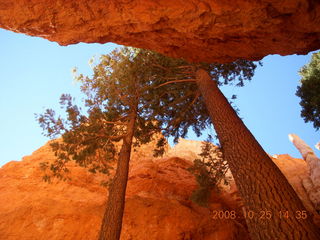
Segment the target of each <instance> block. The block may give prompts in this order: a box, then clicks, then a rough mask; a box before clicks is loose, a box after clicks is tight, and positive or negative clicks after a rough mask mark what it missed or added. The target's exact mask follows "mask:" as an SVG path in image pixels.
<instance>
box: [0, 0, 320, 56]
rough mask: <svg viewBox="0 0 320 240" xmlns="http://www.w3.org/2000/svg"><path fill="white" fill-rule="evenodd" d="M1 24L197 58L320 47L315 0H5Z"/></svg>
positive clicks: (319, 8) (0, 2)
mask: <svg viewBox="0 0 320 240" xmlns="http://www.w3.org/2000/svg"><path fill="white" fill-rule="evenodd" d="M0 27H1V28H4V29H8V30H11V31H14V32H20V33H24V34H28V35H31V36H38V37H43V38H46V39H48V40H50V41H55V42H58V43H59V44H61V45H68V44H75V43H79V42H86V43H106V42H115V43H118V44H124V45H130V46H135V47H140V48H147V49H152V50H155V51H158V52H161V53H164V54H167V55H170V56H173V57H183V58H185V59H188V60H191V61H207V62H228V61H234V60H236V59H239V58H242V59H249V60H258V59H261V58H263V57H264V56H266V55H268V54H281V55H288V54H294V53H297V54H306V53H308V52H309V51H311V50H315V49H319V48H320V41H319V39H320V2H319V1H316V0H284V1H271V0H262V1H255V0H233V1H227V0H221V1H211V0H204V1H199V0H176V1H167V0H158V1H151V0H132V1H126V0H121V1H120V0H109V1H105V0H96V1H87V0H68V1H61V0H42V1H39V0H0Z"/></svg>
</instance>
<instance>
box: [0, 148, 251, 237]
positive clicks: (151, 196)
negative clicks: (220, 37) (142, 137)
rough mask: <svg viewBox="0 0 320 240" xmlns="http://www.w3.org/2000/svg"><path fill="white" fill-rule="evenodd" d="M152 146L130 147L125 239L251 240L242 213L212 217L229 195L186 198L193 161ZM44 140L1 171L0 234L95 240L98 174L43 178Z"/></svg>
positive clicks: (103, 194) (232, 205) (101, 203)
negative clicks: (155, 151)
mask: <svg viewBox="0 0 320 240" xmlns="http://www.w3.org/2000/svg"><path fill="white" fill-rule="evenodd" d="M150 149H151V148H150V147H149V148H146V147H145V148H143V149H142V150H140V151H138V152H135V153H134V156H133V158H132V161H131V166H130V174H129V182H128V188H127V195H126V208H125V214H124V222H123V229H122V235H121V239H122V240H150V239H153V240H163V239H167V240H177V239H180V240H189V239H195V240H210V239H216V240H229V239H248V233H247V230H246V228H245V223H244V221H243V220H241V219H237V221H234V220H226V219H212V214H211V212H210V211H211V210H217V211H218V210H226V209H230V210H231V209H233V210H236V211H238V212H240V211H241V209H239V204H238V203H237V198H236V196H235V195H234V192H233V193H230V194H229V193H225V194H224V195H222V196H215V195H212V199H211V201H210V209H207V208H202V207H199V206H198V205H196V204H194V203H192V202H191V201H190V200H189V198H190V195H191V192H192V191H193V189H194V188H195V187H196V182H195V179H194V177H193V175H191V174H190V172H189V171H187V168H188V167H190V166H191V162H190V161H187V160H184V159H181V158H178V157H171V158H162V159H152V158H150V154H152V152H151V150H150ZM53 159H54V156H53V154H52V152H51V151H50V148H49V146H48V145H45V146H44V147H42V148H40V149H39V150H37V151H35V152H34V153H33V154H32V155H31V156H27V157H25V158H24V159H23V160H22V161H21V162H10V163H8V164H6V165H5V166H3V167H2V168H1V169H0V202H1V204H0V236H1V237H0V239H6V240H18V239H19V240H20V239H24V240H31V239H32V240H34V239H37V240H69V239H70V240H73V239H77V240H95V239H97V236H98V231H99V228H100V224H101V220H102V216H103V213H104V209H105V203H106V199H107V191H106V189H105V188H103V187H101V186H100V181H101V180H102V179H104V178H105V176H102V175H93V174H91V173H88V172H87V171H86V170H85V169H83V168H80V167H76V166H71V167H70V169H71V173H72V176H71V177H72V181H70V182H69V181H67V182H55V183H52V184H47V183H45V182H43V181H42V180H41V176H42V173H41V171H40V170H39V163H40V162H42V161H52V160H53Z"/></svg>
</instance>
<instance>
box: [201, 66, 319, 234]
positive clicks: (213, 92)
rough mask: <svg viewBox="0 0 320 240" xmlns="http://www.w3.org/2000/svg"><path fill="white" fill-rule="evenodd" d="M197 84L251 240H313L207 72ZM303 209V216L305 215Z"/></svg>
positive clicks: (289, 191)
mask: <svg viewBox="0 0 320 240" xmlns="http://www.w3.org/2000/svg"><path fill="white" fill-rule="evenodd" d="M196 82H197V85H198V88H199V90H200V92H201V94H202V97H203V98H204V101H205V103H206V106H207V109H208V112H209V115H210V118H211V120H212V123H213V125H214V128H215V130H216V132H217V135H218V138H219V141H220V144H221V146H222V151H223V154H224V158H225V159H226V160H227V162H228V164H229V166H230V170H231V172H232V174H233V177H234V179H235V182H236V185H237V187H238V189H239V193H240V195H241V197H242V198H243V201H244V204H245V208H244V216H245V218H246V222H247V225H248V228H249V231H250V236H251V238H252V240H258V239H259V240H267V239H268V240H276V239H279V240H282V239H288V240H291V239H292V240H293V239H299V240H307V239H308V240H316V239H320V234H319V229H318V228H317V227H316V226H315V224H314V223H313V221H312V217H311V214H310V213H308V212H307V211H306V209H305V207H304V206H303V204H302V202H301V200H300V199H299V197H298V196H297V194H296V193H295V191H294V190H293V188H292V187H291V185H290V184H289V182H288V181H287V179H286V178H285V177H284V175H283V174H282V173H281V171H280V170H279V168H278V167H277V166H276V165H275V164H274V163H273V161H272V160H271V158H270V157H269V156H268V154H267V153H266V152H265V151H264V150H263V148H262V147H261V146H260V144H259V143H258V142H257V140H256V139H255V138H254V136H253V135H252V134H251V132H250V131H249V130H248V129H247V127H246V126H245V125H244V123H243V122H242V121H241V119H240V118H239V117H238V115H237V113H236V112H235V111H234V110H233V108H232V107H231V105H230V104H229V102H228V100H227V99H226V98H225V96H224V95H223V94H222V93H221V91H220V90H219V88H218V86H217V84H216V82H215V81H213V80H212V79H211V78H210V76H209V74H208V73H207V72H206V71H204V70H202V69H200V70H198V71H197V72H196ZM303 211H306V213H307V218H306V219H304V218H305V216H306V215H304V213H305V212H303Z"/></svg>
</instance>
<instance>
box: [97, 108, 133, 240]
mask: <svg viewBox="0 0 320 240" xmlns="http://www.w3.org/2000/svg"><path fill="white" fill-rule="evenodd" d="M136 117H137V110H136V109H135V110H133V111H132V114H131V116H130V119H129V122H128V126H127V135H126V137H125V138H124V139H123V143H122V146H121V150H120V153H119V158H118V163H117V170H116V173H115V176H114V178H113V181H112V184H111V186H110V188H109V197H108V202H107V207H106V211H105V214H104V217H103V220H102V224H101V228H100V235H99V240H119V239H120V234H121V227H122V217H123V211H124V205H125V195H126V188H127V181H128V173H129V161H130V153H131V145H132V139H133V135H134V129H135V121H136Z"/></svg>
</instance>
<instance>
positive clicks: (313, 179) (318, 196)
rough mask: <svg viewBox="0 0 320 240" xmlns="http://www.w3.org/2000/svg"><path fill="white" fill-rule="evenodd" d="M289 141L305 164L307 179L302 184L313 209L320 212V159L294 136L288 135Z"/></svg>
mask: <svg viewBox="0 0 320 240" xmlns="http://www.w3.org/2000/svg"><path fill="white" fill-rule="evenodd" d="M289 139H290V141H291V142H292V143H293V144H294V146H295V147H296V148H297V149H298V150H299V152H300V153H301V155H302V157H303V159H304V160H305V161H306V163H307V168H308V178H305V179H304V180H303V182H302V183H303V185H304V187H305V189H306V191H307V192H308V195H309V198H310V200H311V201H312V203H313V204H314V207H315V209H316V210H318V211H319V212H320V159H319V158H318V157H317V155H316V154H315V153H314V152H313V150H312V148H311V147H310V146H309V145H308V144H306V143H305V142H304V141H303V140H302V139H301V138H300V137H299V136H297V135H296V134H289Z"/></svg>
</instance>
